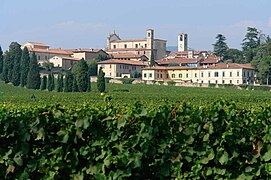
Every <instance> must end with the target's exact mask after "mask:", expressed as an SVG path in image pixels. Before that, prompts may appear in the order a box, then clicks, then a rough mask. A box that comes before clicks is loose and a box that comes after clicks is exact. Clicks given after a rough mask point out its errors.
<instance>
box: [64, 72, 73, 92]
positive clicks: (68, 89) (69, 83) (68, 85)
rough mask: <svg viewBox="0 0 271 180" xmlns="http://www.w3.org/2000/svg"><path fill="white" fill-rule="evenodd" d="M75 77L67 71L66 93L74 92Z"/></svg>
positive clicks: (65, 79)
mask: <svg viewBox="0 0 271 180" xmlns="http://www.w3.org/2000/svg"><path fill="white" fill-rule="evenodd" d="M72 84H73V76H72V73H71V72H70V71H67V72H66V74H65V78H64V92H72Z"/></svg>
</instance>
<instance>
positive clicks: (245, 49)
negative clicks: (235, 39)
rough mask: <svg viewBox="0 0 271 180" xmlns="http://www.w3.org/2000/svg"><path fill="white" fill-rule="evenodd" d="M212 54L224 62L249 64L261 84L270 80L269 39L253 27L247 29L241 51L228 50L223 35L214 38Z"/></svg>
mask: <svg viewBox="0 0 271 180" xmlns="http://www.w3.org/2000/svg"><path fill="white" fill-rule="evenodd" d="M213 46H214V49H213V53H214V54H215V55H216V56H219V57H221V59H222V61H224V62H232V63H240V64H245V63H251V65H252V66H253V67H254V68H255V69H256V70H257V71H258V78H259V81H260V83H261V84H270V82H271V79H270V75H271V39H270V37H269V36H268V35H265V34H262V33H261V32H260V31H259V30H258V29H257V28H255V27H248V28H247V33H246V35H245V38H244V39H243V41H242V43H241V48H242V49H241V50H238V49H234V48H229V46H228V45H227V42H226V37H225V36H224V35H223V34H218V35H217V36H216V42H215V43H214V44H213Z"/></svg>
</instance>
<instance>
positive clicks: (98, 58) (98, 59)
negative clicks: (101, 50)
mask: <svg viewBox="0 0 271 180" xmlns="http://www.w3.org/2000/svg"><path fill="white" fill-rule="evenodd" d="M110 58H111V57H110V56H109V55H102V54H99V55H98V56H97V57H96V58H95V60H96V61H97V62H100V61H104V60H107V59H110Z"/></svg>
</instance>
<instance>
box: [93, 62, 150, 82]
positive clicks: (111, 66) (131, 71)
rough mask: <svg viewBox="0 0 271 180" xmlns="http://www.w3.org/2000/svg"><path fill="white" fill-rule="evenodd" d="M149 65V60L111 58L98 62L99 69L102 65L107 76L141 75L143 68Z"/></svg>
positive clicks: (129, 76)
mask: <svg viewBox="0 0 271 180" xmlns="http://www.w3.org/2000/svg"><path fill="white" fill-rule="evenodd" d="M147 66H148V63H147V62H143V61H132V60H117V59H109V60H106V61H102V62H98V70H99V69H100V67H101V68H102V69H103V72H104V73H105V77H109V78H123V77H128V78H131V77H135V76H140V75H141V72H142V69H143V68H145V67H147ZM135 78H136V77H135Z"/></svg>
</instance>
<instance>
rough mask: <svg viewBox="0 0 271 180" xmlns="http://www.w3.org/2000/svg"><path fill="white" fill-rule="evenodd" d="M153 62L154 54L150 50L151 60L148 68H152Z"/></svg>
mask: <svg viewBox="0 0 271 180" xmlns="http://www.w3.org/2000/svg"><path fill="white" fill-rule="evenodd" d="M154 65H155V62H154V54H153V49H151V59H150V66H151V67H152V66H154Z"/></svg>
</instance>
